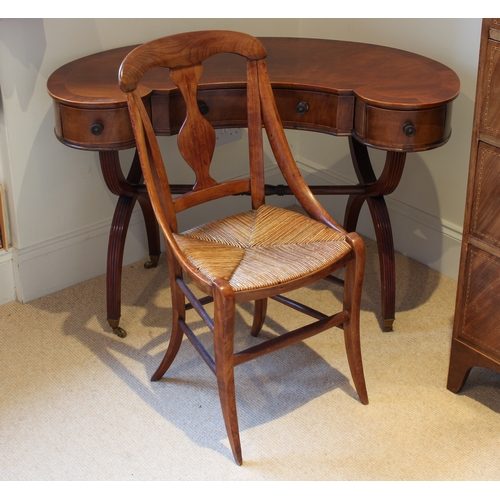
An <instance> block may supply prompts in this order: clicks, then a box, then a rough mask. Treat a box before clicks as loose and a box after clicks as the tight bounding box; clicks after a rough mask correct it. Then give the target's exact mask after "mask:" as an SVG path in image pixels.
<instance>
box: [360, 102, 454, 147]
mask: <svg viewBox="0 0 500 500" xmlns="http://www.w3.org/2000/svg"><path fill="white" fill-rule="evenodd" d="M451 111H452V103H448V104H444V105H443V106H439V107H436V108H431V109H416V110H415V109H414V110H393V109H384V108H378V107H375V106H371V105H369V104H366V103H364V102H362V101H359V100H358V101H356V111H355V121H354V131H353V135H354V136H355V137H356V138H357V139H359V140H360V141H361V142H362V143H364V144H366V145H367V146H372V147H375V148H377V147H378V148H382V149H388V150H393V151H408V152H410V151H424V150H428V149H432V148H436V147H438V146H441V145H442V144H444V143H445V142H446V141H447V140H448V139H449V137H450V135H451Z"/></svg>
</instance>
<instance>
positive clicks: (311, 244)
mask: <svg viewBox="0 0 500 500" xmlns="http://www.w3.org/2000/svg"><path fill="white" fill-rule="evenodd" d="M220 52H231V53H236V54H239V55H240V56H242V57H244V58H246V59H247V62H246V67H247V109H248V138H249V155H250V173H249V177H248V178H244V179H238V180H231V181H222V182H220V181H216V180H215V179H214V178H212V176H211V174H210V164H211V159H212V154H213V152H214V147H215V132H214V129H213V128H212V126H211V125H210V123H209V122H208V121H207V120H206V119H205V118H204V117H203V116H202V115H201V113H200V111H199V109H198V105H197V100H196V90H197V84H198V81H199V79H200V76H201V74H202V62H203V61H204V60H206V59H207V58H209V57H210V56H212V55H214V54H217V53H220ZM265 57H266V50H265V48H264V46H263V45H262V44H261V43H260V42H259V41H258V40H257V39H255V38H253V37H252V36H249V35H246V34H243V33H236V32H231V31H200V32H194V33H184V34H179V35H173V36H168V37H165V38H160V39H158V40H154V41H152V42H149V43H146V44H144V45H141V46H139V47H137V48H136V49H134V50H133V51H132V52H131V53H130V54H129V55H128V56H127V57H126V58H125V59H124V61H123V62H122V65H121V67H120V73H119V82H120V87H121V89H122V90H123V91H124V92H126V93H127V99H128V106H129V112H130V117H131V121H132V126H133V130H134V134H135V139H136V143H137V150H138V153H139V157H140V161H141V165H142V169H143V173H144V179H145V183H146V186H147V190H148V192H149V195H150V197H151V201H152V205H153V207H154V210H155V214H156V217H157V219H158V223H159V224H160V226H161V229H162V230H163V233H164V237H165V241H166V248H167V256H168V262H169V271H170V281H171V292H172V315H173V324H172V332H171V335H170V342H169V345H168V348H167V351H166V354H165V357H164V359H163V361H162V362H161V364H160V366H159V367H158V369H157V370H156V372H155V373H154V375H153V376H152V380H153V381H155V380H159V379H160V378H161V377H162V376H163V375H164V373H165V372H166V370H167V369H168V368H169V366H170V365H171V363H172V362H173V360H174V358H175V356H176V354H177V352H178V351H179V348H180V346H181V341H182V338H183V334H186V336H187V337H188V339H189V340H190V341H191V342H192V343H193V344H194V346H195V347H196V349H197V351H198V352H199V353H200V355H201V357H202V358H203V359H204V361H205V362H206V363H207V365H208V366H209V367H210V369H211V370H212V371H213V372H214V374H215V375H216V377H217V384H218V389H219V397H220V402H221V406H222V413H223V417H224V422H225V426H226V430H227V434H228V437H229V442H230V444H231V449H232V452H233V455H234V458H235V460H236V462H237V463H238V464H240V465H241V463H242V455H241V445H240V437H239V429H238V419H237V413H236V397H235V385H234V367H235V366H237V365H239V364H241V363H244V362H246V361H250V360H253V359H255V358H257V357H259V356H261V355H263V354H267V353H271V352H273V351H275V350H277V349H280V348H282V347H286V346H288V345H290V344H293V343H295V342H299V341H301V340H303V339H306V338H308V337H311V336H313V335H316V334H317V333H320V332H322V331H324V330H327V329H330V328H332V327H334V326H338V327H340V328H343V330H344V337H345V345H346V351H347V357H348V361H349V366H350V370H351V375H352V378H353V381H354V385H355V387H356V390H357V393H358V396H359V398H360V400H361V402H362V403H363V404H367V403H368V396H367V392H366V386H365V380H364V374H363V366H362V359H361V350H360V338H359V310H360V299H361V288H362V281H363V273H364V261H365V248H364V244H363V241H362V240H361V238H360V237H359V236H358V235H357V234H356V233H350V234H347V233H346V231H345V230H344V229H343V228H342V227H340V226H339V224H337V223H336V222H335V221H334V220H333V219H332V218H331V217H330V216H329V215H328V213H327V212H326V211H325V210H324V208H323V207H322V206H321V205H320V204H319V202H318V201H317V200H316V198H315V197H314V195H313V194H312V193H311V191H310V189H309V188H308V186H307V184H306V182H305V181H304V179H303V177H302V175H301V173H300V172H299V170H298V168H297V165H296V163H295V161H294V159H293V157H292V154H291V151H290V149H289V146H288V143H287V140H286V137H285V134H284V130H283V127H282V125H281V121H280V118H279V115H278V112H277V109H276V105H275V102H274V97H273V92H272V89H271V85H270V83H269V79H268V75H267V71H266V65H265V62H264V59H265ZM154 67H166V68H170V78H171V79H172V81H173V82H174V83H175V85H176V86H177V87H178V88H179V90H180V92H181V93H182V96H183V97H184V100H185V104H186V119H185V121H184V123H183V126H182V128H181V130H180V133H179V135H178V147H179V150H180V152H181V154H182V156H183V157H184V159H185V160H186V162H187V164H188V165H189V166H190V167H191V168H192V170H193V171H194V173H195V176H196V180H195V183H194V186H193V187H192V189H191V190H190V191H189V192H187V193H186V194H184V195H181V196H179V197H177V198H176V199H173V198H172V196H171V192H170V188H169V181H168V177H167V173H166V171H165V167H164V162H163V160H162V156H161V153H160V149H159V147H158V144H157V140H156V137H155V132H154V130H153V127H152V124H151V122H150V118H149V116H148V113H147V110H146V109H145V106H144V104H143V101H142V99H141V96H140V94H139V91H138V90H137V88H138V85H139V81H140V79H141V77H142V75H143V74H144V73H145V72H146V71H148V70H149V69H151V68H154ZM262 124H263V125H264V129H265V131H266V133H267V136H268V138H269V142H270V144H271V148H272V151H273V153H274V156H275V159H276V161H277V163H278V165H279V168H280V169H281V172H282V173H283V176H284V178H285V180H286V182H287V183H288V185H289V186H290V188H291V189H292V190H293V193H294V195H295V197H296V198H297V200H298V202H299V203H300V205H301V206H302V207H303V209H304V210H305V212H306V213H307V214H308V216H305V215H302V214H300V213H297V212H295V211H291V210H285V209H282V208H277V207H272V206H270V205H268V204H266V203H265V186H264V168H263V167H264V161H263V158H264V156H263V137H262V130H263V127H262ZM236 194H249V195H250V196H249V199H250V200H251V207H249V211H247V212H245V213H241V214H238V215H232V216H228V217H226V218H223V219H220V220H216V221H213V222H209V223H206V224H203V225H201V226H198V227H195V228H193V229H190V230H188V231H184V232H182V233H181V232H179V231H178V224H177V220H176V214H177V213H179V212H181V211H183V210H186V209H188V208H191V207H193V206H195V205H199V204H201V203H204V202H208V201H210V200H215V199H218V198H222V197H225V196H232V195H236ZM344 266H345V268H346V270H345V276H344V280H343V281H341V280H338V281H339V282H340V284H343V285H344V290H343V310H342V311H340V312H337V313H336V314H334V315H331V316H330V315H325V314H323V313H321V312H319V311H316V310H314V309H312V308H310V307H307V306H305V305H302V304H299V303H297V302H294V301H293V300H291V299H288V298H285V297H283V296H282V294H283V293H285V292H288V291H291V290H295V289H297V288H299V287H304V286H307V285H309V284H311V283H313V282H315V281H317V280H320V279H323V278H330V279H331V280H335V279H336V278H333V277H332V276H330V275H331V273H332V272H334V271H335V270H337V269H340V268H342V267H344ZM183 273H185V274H186V275H187V276H188V277H189V278H190V282H191V284H190V285H189V287H188V285H187V284H186V281H185V280H184V278H183ZM192 286H196V287H198V289H199V290H201V291H202V293H203V294H205V295H206V297H205V298H204V299H201V300H198V299H197V298H196V297H195V295H194V293H193V291H192V290H191V289H190V287H192ZM186 298H187V300H188V301H189V303H190V304H191V305H189V304H188V305H186ZM268 298H273V299H276V300H278V301H280V302H282V303H284V304H286V305H288V306H291V307H292V308H294V309H296V310H299V311H302V312H304V313H306V314H308V315H310V316H312V317H314V318H315V321H314V322H313V323H312V324H309V325H307V326H304V327H302V328H299V329H296V330H294V331H291V332H288V333H285V334H283V335H280V336H276V337H275V338H272V339H271V340H267V341H261V343H259V344H258V345H256V346H254V347H251V348H249V349H246V350H244V351H241V352H238V353H234V328H235V305H236V304H237V303H241V302H246V301H255V312H254V320H253V325H252V327H251V334H252V335H253V336H257V335H258V333H259V331H260V330H261V328H262V326H263V324H264V319H265V316H266V309H267V299H268ZM208 301H213V303H214V314H213V319H212V317H211V316H209V314H207V312H206V310H205V309H204V307H203V306H204V304H206V303H207V302H208ZM191 307H192V308H194V309H195V310H196V311H197V312H198V314H199V315H200V317H201V318H202V319H203V320H204V322H205V323H206V324H207V325H208V328H209V329H210V330H211V331H212V332H213V342H214V353H215V354H214V358H215V359H212V357H211V356H210V355H209V353H208V351H207V350H206V348H205V347H204V346H203V345H202V344H201V342H200V341H199V339H198V338H197V337H196V335H195V334H194V333H193V331H192V330H191V329H190V327H189V326H188V325H187V323H186V314H185V313H186V308H191Z"/></svg>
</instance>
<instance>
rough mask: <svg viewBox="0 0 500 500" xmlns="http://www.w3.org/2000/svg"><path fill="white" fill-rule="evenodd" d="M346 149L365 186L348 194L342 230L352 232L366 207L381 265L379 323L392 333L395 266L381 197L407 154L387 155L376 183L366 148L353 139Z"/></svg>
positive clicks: (391, 186) (392, 187)
mask: <svg viewBox="0 0 500 500" xmlns="http://www.w3.org/2000/svg"><path fill="white" fill-rule="evenodd" d="M349 146H350V150H351V157H352V161H353V165H354V170H355V171H356V175H357V176H358V179H359V181H360V183H361V186H364V188H365V189H364V193H362V194H351V195H350V196H349V200H348V202H347V206H346V213H345V218H344V227H345V229H346V230H347V231H354V230H355V229H356V225H357V222H358V217H359V213H360V211H361V207H362V206H363V203H364V202H365V201H366V202H367V203H368V208H369V209H370V215H371V217H372V221H373V226H374V228H375V236H376V240H377V246H378V254H379V262H380V280H381V297H382V319H383V322H384V329H385V330H386V331H391V330H392V327H393V323H394V319H395V304H396V263H395V258H394V241H393V239H392V227H391V220H390V218H389V212H388V210H387V205H386V204H385V200H384V195H387V194H390V193H392V192H393V191H394V190H395V189H396V187H397V185H398V184H399V181H400V180H401V175H402V174H403V168H404V164H405V159H406V153H401V152H392V151H389V152H388V153H387V157H386V162H385V165H384V170H383V171H382V174H381V175H380V177H379V178H378V179H377V178H376V176H375V173H374V172H373V167H372V164H371V161H370V157H369V155H368V149H367V147H366V146H365V145H363V144H361V143H359V142H358V141H356V140H355V139H354V138H352V137H350V138H349Z"/></svg>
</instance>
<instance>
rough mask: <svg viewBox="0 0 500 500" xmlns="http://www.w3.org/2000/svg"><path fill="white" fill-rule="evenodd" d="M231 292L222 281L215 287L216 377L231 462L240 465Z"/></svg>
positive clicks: (233, 309)
mask: <svg viewBox="0 0 500 500" xmlns="http://www.w3.org/2000/svg"><path fill="white" fill-rule="evenodd" d="M234 325H235V300H234V293H233V290H232V288H231V286H230V285H229V283H227V282H225V281H222V280H220V281H218V282H216V283H215V284H214V350H215V353H214V354H215V374H216V376H217V386H218V389H219V398H220V402H221V407H222V415H223V417H224V423H225V426H226V431H227V435H228V438H229V443H230V445H231V450H232V452H233V456H234V459H235V461H236V463H237V464H238V465H241V464H242V462H243V460H242V455H241V444H240V434H239V428H238V415H237V411H236V391H235V387H234Z"/></svg>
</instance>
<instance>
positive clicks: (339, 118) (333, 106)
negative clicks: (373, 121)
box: [273, 89, 354, 135]
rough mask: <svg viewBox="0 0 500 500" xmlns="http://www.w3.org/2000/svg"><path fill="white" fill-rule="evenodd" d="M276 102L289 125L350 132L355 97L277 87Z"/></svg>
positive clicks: (283, 118) (282, 117) (325, 130)
mask: <svg viewBox="0 0 500 500" xmlns="http://www.w3.org/2000/svg"><path fill="white" fill-rule="evenodd" d="M273 93H274V98H275V100H276V106H277V108H278V112H279V114H280V117H281V121H282V122H283V125H284V126H285V127H287V128H296V129H304V130H315V131H319V132H327V133H333V134H339V135H342V134H350V133H351V130H352V127H353V122H354V97H353V96H339V95H337V94H328V93H326V92H311V91H307V90H284V89H274V90H273Z"/></svg>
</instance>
